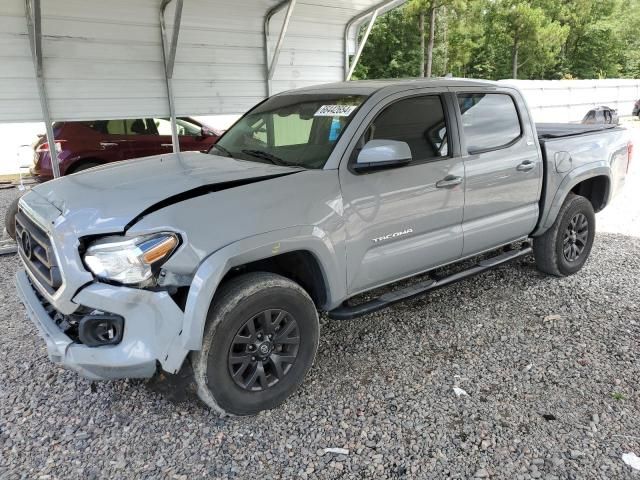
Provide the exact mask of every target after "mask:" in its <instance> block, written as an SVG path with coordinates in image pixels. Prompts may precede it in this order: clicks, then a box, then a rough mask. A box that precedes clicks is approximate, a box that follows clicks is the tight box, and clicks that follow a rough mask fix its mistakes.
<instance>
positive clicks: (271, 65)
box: [263, 0, 297, 96]
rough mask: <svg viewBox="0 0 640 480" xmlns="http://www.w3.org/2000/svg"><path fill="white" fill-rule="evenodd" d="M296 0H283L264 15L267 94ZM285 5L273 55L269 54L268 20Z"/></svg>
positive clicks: (270, 90)
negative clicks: (285, 8) (285, 10)
mask: <svg viewBox="0 0 640 480" xmlns="http://www.w3.org/2000/svg"><path fill="white" fill-rule="evenodd" d="M296 1H297V0H285V1H283V2H281V3H279V4H278V5H276V6H275V7H274V8H272V9H271V10H269V11H268V12H267V14H266V15H265V17H264V30H263V32H264V53H265V77H266V86H267V96H271V93H272V88H271V81H272V80H273V76H274V75H275V73H276V68H277V66H278V58H280V52H281V51H282V45H283V43H284V38H285V36H286V35H287V30H288V29H289V22H290V21H291V15H293V9H294V8H295V6H296ZM285 6H286V7H287V12H286V13H285V15H284V21H283V22H282V28H281V29H280V35H279V36H278V42H277V43H276V48H275V50H274V51H273V56H271V55H270V52H269V22H270V21H271V18H273V16H274V15H275V14H276V13H278V12H279V11H280V10H282V9H283V8H284V7H285Z"/></svg>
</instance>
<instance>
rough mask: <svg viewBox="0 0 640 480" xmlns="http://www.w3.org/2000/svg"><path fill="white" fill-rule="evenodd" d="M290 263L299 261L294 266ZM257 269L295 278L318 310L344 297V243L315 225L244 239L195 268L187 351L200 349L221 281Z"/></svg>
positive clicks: (183, 337)
mask: <svg viewBox="0 0 640 480" xmlns="http://www.w3.org/2000/svg"><path fill="white" fill-rule="evenodd" d="M292 261H295V262H300V264H299V265H295V266H294V265H292V264H291V263H289V262H292ZM341 265H342V268H341V267H340V266H341ZM307 269H308V270H307ZM256 271H269V272H271V273H277V274H280V275H282V276H284V277H287V278H289V279H291V280H293V281H296V282H297V283H299V284H300V285H301V286H302V288H304V289H305V290H306V291H307V292H308V293H309V295H310V296H311V298H312V299H313V300H314V302H315V303H316V307H317V308H318V309H320V310H329V309H331V308H333V307H334V306H336V305H337V304H339V303H340V302H341V301H342V299H344V298H345V296H346V276H345V273H344V245H340V246H338V247H336V246H334V245H333V243H332V242H331V241H330V240H329V238H328V236H327V235H326V234H324V232H322V231H321V230H320V229H318V228H317V227H314V226H309V227H306V226H305V227H294V228H290V229H285V230H282V231H275V232H269V233H266V234H262V235H258V236H255V237H250V238H247V239H243V240H240V241H238V242H235V243H233V244H230V245H228V246H226V247H224V248H222V249H220V250H218V251H217V252H215V253H213V254H211V255H210V256H209V257H207V258H206V259H205V260H204V261H203V262H202V263H201V264H200V266H199V267H198V269H197V271H196V274H195V276H194V278H193V281H192V283H191V287H190V289H189V293H188V296H187V301H186V305H185V315H184V323H183V330H182V332H181V334H180V336H181V341H182V343H183V345H184V346H185V347H186V348H187V349H189V350H199V349H200V348H201V345H202V335H203V332H204V327H205V323H206V318H207V313H208V311H209V308H210V306H211V303H212V302H213V300H214V298H215V294H216V291H217V290H218V288H219V286H220V285H221V284H222V282H224V281H226V280H229V279H231V278H233V277H235V276H237V275H239V274H242V273H247V272H256ZM320 282H321V283H320Z"/></svg>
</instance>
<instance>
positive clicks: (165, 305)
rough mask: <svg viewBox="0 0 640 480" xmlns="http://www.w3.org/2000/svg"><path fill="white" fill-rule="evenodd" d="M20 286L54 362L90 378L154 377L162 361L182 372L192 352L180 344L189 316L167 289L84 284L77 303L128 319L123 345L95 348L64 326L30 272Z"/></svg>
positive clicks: (19, 275) (18, 278) (169, 368)
mask: <svg viewBox="0 0 640 480" xmlns="http://www.w3.org/2000/svg"><path fill="white" fill-rule="evenodd" d="M16 286H17V289H18V294H19V296H20V299H21V300H22V302H23V303H24V305H25V307H26V309H27V313H28V315H29V317H30V319H31V321H32V322H33V323H34V324H35V325H36V327H37V328H38V330H39V331H40V334H41V336H42V337H43V338H44V340H45V343H46V345H47V351H48V354H49V358H50V359H51V361H53V362H54V363H56V364H59V365H61V366H62V367H64V368H67V369H70V370H74V371H76V372H78V373H79V374H80V375H82V376H84V377H86V378H89V379H92V380H110V379H118V378H149V377H151V376H152V375H153V374H154V373H155V371H156V365H157V363H158V362H159V363H160V365H161V366H162V368H163V369H164V370H166V371H168V372H170V373H176V372H177V371H178V370H179V369H180V367H181V366H182V362H183V361H184V358H185V357H186V355H187V354H188V351H187V350H185V349H184V347H183V346H182V343H181V342H180V335H181V332H182V323H183V318H184V314H183V312H182V310H181V309H180V308H179V307H178V306H177V305H176V303H175V302H174V301H173V299H172V298H171V297H170V296H169V294H168V293H167V292H151V291H147V290H140V289H134V288H127V287H121V286H114V285H108V284H102V283H91V284H89V285H87V286H85V287H83V288H82V289H81V290H80V291H78V292H77V293H76V295H75V296H74V297H73V302H74V303H76V304H77V305H82V306H83V307H86V308H89V309H95V310H99V311H105V312H111V313H113V314H116V315H120V316H122V317H123V318H124V333H123V336H122V341H121V342H120V343H118V344H117V345H103V346H98V347H89V346H86V345H83V344H82V343H79V342H78V341H77V340H74V339H72V338H70V337H69V336H67V335H66V334H65V333H64V332H63V331H62V330H61V328H60V327H59V326H58V324H57V323H56V322H55V321H54V319H53V318H52V317H51V315H50V313H49V312H48V311H47V308H45V305H44V304H43V301H41V297H39V295H38V293H37V292H36V290H35V289H34V288H35V287H34V286H33V284H32V282H31V281H30V278H29V276H28V274H27V272H26V271H24V270H21V271H19V272H18V273H17V274H16ZM49 310H51V309H49Z"/></svg>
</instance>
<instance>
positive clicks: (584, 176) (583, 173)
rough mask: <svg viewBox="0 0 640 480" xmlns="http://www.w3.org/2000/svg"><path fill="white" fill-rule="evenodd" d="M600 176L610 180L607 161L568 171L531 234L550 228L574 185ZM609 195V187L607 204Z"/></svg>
mask: <svg viewBox="0 0 640 480" xmlns="http://www.w3.org/2000/svg"><path fill="white" fill-rule="evenodd" d="M602 176H604V177H607V178H608V179H609V181H611V167H610V166H609V164H608V163H607V162H597V163H595V164H594V163H589V164H587V165H582V166H580V167H578V168H576V169H575V170H572V171H571V172H569V174H567V175H566V176H565V177H564V179H563V180H562V182H560V185H559V186H558V189H557V190H556V193H555V195H554V197H553V200H552V202H551V204H550V205H549V206H548V207H547V208H546V209H545V210H546V213H543V216H542V218H541V219H540V223H539V224H538V228H536V230H535V231H534V232H533V234H532V236H534V237H535V236H538V235H541V234H543V233H544V232H545V231H547V230H548V229H549V228H551V225H553V222H555V221H556V217H557V216H558V212H559V211H560V207H562V204H563V203H564V200H565V198H567V195H569V193H570V192H571V190H573V188H574V187H575V186H576V185H578V184H579V183H582V182H584V181H585V180H589V179H590V178H594V177H602ZM610 197H611V189H609V191H608V192H607V199H606V203H607V204H608V203H609V200H610Z"/></svg>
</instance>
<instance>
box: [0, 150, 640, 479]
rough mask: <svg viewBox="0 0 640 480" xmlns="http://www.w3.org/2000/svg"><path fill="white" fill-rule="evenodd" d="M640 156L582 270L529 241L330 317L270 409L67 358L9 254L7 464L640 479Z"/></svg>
mask: <svg viewBox="0 0 640 480" xmlns="http://www.w3.org/2000/svg"><path fill="white" fill-rule="evenodd" d="M636 144H637V145H638V146H637V147H636V152H638V150H640V142H636ZM637 157H639V156H638V155H637ZM639 163H640V161H638V160H636V162H635V163H634V172H633V175H632V177H631V178H630V181H629V184H628V185H627V189H626V191H625V195H624V196H622V197H620V198H618V199H617V200H616V202H615V204H614V205H612V206H611V207H610V208H609V210H607V211H606V212H604V213H603V214H601V215H599V217H598V218H599V219H598V221H599V223H600V225H601V227H600V228H599V230H600V233H599V234H598V235H597V237H596V243H595V246H594V249H593V252H592V257H591V259H590V261H589V262H588V264H587V266H586V267H585V269H584V270H583V271H581V272H580V273H579V274H577V275H575V276H573V277H570V278H566V279H556V278H549V277H545V276H543V275H541V274H540V273H538V272H537V271H536V270H535V268H534V266H533V263H532V259H530V258H527V259H524V260H522V261H520V262H519V263H516V264H512V265H509V266H507V267H503V268H500V269H498V270H495V271H492V272H490V273H487V274H485V275H482V276H479V277H476V278H473V279H470V280H467V281H465V282H462V283H460V284H458V285H455V286H452V287H450V288H448V289H443V290H440V291H437V292H435V293H434V294H432V295H430V296H429V297H425V298H420V299H417V300H414V301H411V302H408V303H406V304H402V305H398V306H396V307H393V308H390V309H388V310H386V311H382V312H379V313H377V314H373V315H369V316H367V317H364V318H362V319H359V320H356V321H350V322H342V323H341V322H329V323H327V324H326V325H325V326H324V327H323V331H322V338H321V344H320V349H319V352H318V358H317V360H316V364H315V366H314V367H313V369H312V371H311V373H310V375H309V376H308V378H307V380H306V382H305V383H304V385H303V387H302V388H301V389H300V390H299V391H298V392H297V393H296V394H295V395H293V397H292V398H290V399H289V400H288V401H287V402H286V403H285V404H284V405H283V406H282V407H281V408H279V409H276V410H273V411H271V412H266V413H263V414H261V415H258V416H257V417H252V418H240V419H220V418H218V417H216V416H215V415H214V414H212V413H211V412H209V411H208V410H207V409H205V408H204V407H202V406H201V405H200V404H198V403H197V402H185V403H181V404H173V403H171V402H169V401H167V400H166V399H165V398H164V397H163V396H162V395H160V394H158V393H155V392H154V391H152V390H151V389H150V388H149V387H148V386H147V383H146V382H144V381H137V380H135V381H117V382H109V383H91V382H89V381H87V380H83V379H81V378H79V377H78V376H77V375H76V374H74V373H72V372H67V371H64V370H62V369H59V368H57V367H55V366H53V365H52V364H51V363H49V361H48V360H47V358H46V351H45V347H44V344H43V342H42V341H41V340H40V338H39V337H38V335H37V332H36V329H35V328H34V327H33V326H32V324H31V323H30V322H29V320H28V319H27V317H26V316H25V313H24V309H23V308H22V306H21V305H20V304H19V303H18V301H17V298H16V294H15V289H14V286H13V275H14V273H15V271H16V269H17V268H18V260H17V258H16V257H15V256H5V257H0V305H1V310H0V324H1V325H2V335H1V336H0V352H1V353H2V359H1V360H0V478H1V479H5V478H61V479H67V478H125V477H135V478H158V477H165V478H196V477H210V478H229V477H231V478H239V479H245V478H252V477H255V476H259V477H260V478H264V479H270V478H274V479H275V478H358V479H362V478H438V479H439V478H459V479H462V478H471V477H476V478H505V479H513V478H523V479H524V478H544V479H565V478H567V479H597V478H601V479H621V478H640V475H639V474H640V472H638V471H634V470H632V469H631V468H630V467H629V466H627V465H625V463H624V462H623V461H622V455H623V454H625V453H628V452H635V454H637V455H640V384H639V379H640V296H639V295H638V293H639V292H640V228H639V225H640V223H639V219H640V197H639V195H640V194H639V192H640V183H639V182H638V178H639V175H638V173H639V172H640V168H639V167H640V165H638V164H639ZM15 194H16V192H15V190H0V216H2V217H3V215H4V212H3V211H4V208H5V206H6V205H7V203H8V202H9V200H10V198H12V197H13V196H14V195H15ZM605 232H607V233H605ZM453 387H459V388H461V389H463V390H464V391H465V392H466V395H461V396H459V397H458V396H457V395H456V393H455V392H454V390H453ZM334 447H339V448H345V449H348V453H326V452H325V448H334Z"/></svg>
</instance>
